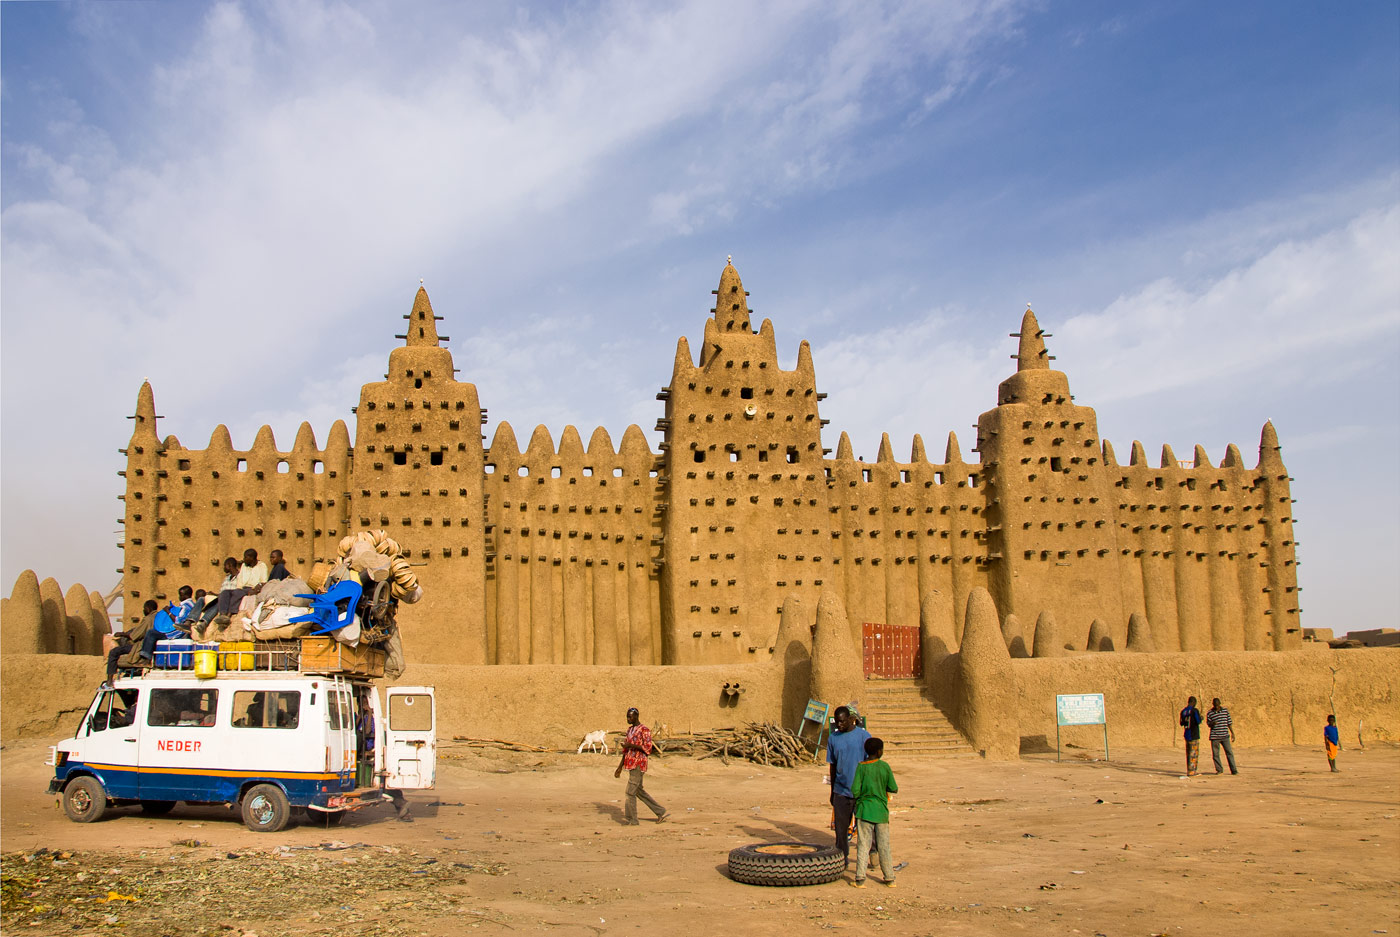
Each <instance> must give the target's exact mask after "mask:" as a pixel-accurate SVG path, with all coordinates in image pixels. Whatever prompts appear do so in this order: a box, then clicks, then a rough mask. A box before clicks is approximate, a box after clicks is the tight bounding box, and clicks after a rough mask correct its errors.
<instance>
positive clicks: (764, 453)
mask: <svg viewBox="0 0 1400 937" xmlns="http://www.w3.org/2000/svg"><path fill="white" fill-rule="evenodd" d="M758 461H760V462H767V461H768V450H767V449H760V450H758Z"/></svg>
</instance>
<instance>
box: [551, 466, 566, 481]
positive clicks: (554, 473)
mask: <svg viewBox="0 0 1400 937" xmlns="http://www.w3.org/2000/svg"><path fill="white" fill-rule="evenodd" d="M563 474H564V471H563V469H561V468H560V467H559V466H557V465H553V466H550V469H549V477H550V478H558V477H559V476H561V475H563Z"/></svg>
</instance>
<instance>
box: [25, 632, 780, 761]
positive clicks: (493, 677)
mask: <svg viewBox="0 0 1400 937" xmlns="http://www.w3.org/2000/svg"><path fill="white" fill-rule="evenodd" d="M104 666H105V662H104V661H103V660H102V659H101V658H98V657H72V656H68V655H59V654H9V655H5V656H4V657H2V658H0V686H2V687H3V691H4V692H3V694H0V738H3V739H6V740H8V739H14V738H21V737H27V738H44V737H52V738H53V739H55V740H56V739H58V738H60V737H62V736H66V735H70V734H71V733H72V732H73V731H74V730H75V729H76V728H77V725H78V718H79V716H80V714H81V713H82V711H83V710H84V709H86V708H87V705H88V703H89V702H91V701H92V696H93V693H94V692H96V689H97V686H98V684H100V683H101V682H102V675H103V669H104ZM781 677H782V674H781V671H780V669H779V668H778V667H775V666H772V665H771V664H770V663H769V657H768V655H766V654H765V655H764V659H763V662H762V663H757V664H747V665H743V666H730V665H718V666H703V667H621V666H619V667H592V666H583V667H571V666H554V665H525V664H518V665H514V666H509V665H505V666H490V665H483V666H475V667H460V666H451V665H440V664H418V665H412V666H410V667H409V669H408V671H407V672H405V673H404V674H403V676H402V677H400V678H399V679H397V680H395V681H393V682H394V684H396V685H400V686H421V685H427V686H432V687H435V688H436V690H437V699H438V709H439V716H438V738H439V739H450V738H451V737H452V736H454V735H465V736H471V737H474V738H499V739H510V740H512V741H518V742H528V743H530V744H532V745H543V746H550V747H560V748H562V747H566V746H577V745H578V743H579V741H580V740H582V738H583V736H584V734H585V733H588V732H591V731H593V730H594V729H607V730H609V732H608V735H609V745H611V744H612V741H613V733H614V730H617V729H621V728H623V727H625V726H626V724H627V719H626V712H627V707H629V706H636V707H637V708H638V709H640V710H641V712H642V721H643V722H644V723H646V724H647V725H648V726H650V727H651V729H652V731H653V732H658V731H660V730H661V727H662V726H666V727H667V728H668V730H669V731H670V732H674V733H682V732H687V731H690V730H692V729H693V730H694V731H696V732H700V731H704V730H707V729H715V728H721V727H726V726H738V725H743V724H744V723H745V722H750V721H753V722H758V721H771V720H775V719H777V718H778V712H779V710H780V708H781V705H782V686H781ZM735 682H737V683H739V684H740V685H741V686H742V687H744V692H743V693H742V694H740V695H739V696H738V697H726V696H725V695H724V693H723V687H724V684H725V683H735Z"/></svg>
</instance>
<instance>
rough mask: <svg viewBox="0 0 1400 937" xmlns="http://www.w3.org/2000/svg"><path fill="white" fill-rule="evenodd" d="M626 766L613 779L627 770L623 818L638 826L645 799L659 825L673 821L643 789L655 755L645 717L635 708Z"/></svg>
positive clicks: (625, 746)
mask: <svg viewBox="0 0 1400 937" xmlns="http://www.w3.org/2000/svg"><path fill="white" fill-rule="evenodd" d="M621 747H622V763H621V764H619V765H618V766H617V770H616V771H614V772H613V777H615V778H620V777H622V769H623V768H626V769H627V804H626V807H625V809H624V810H623V815H624V817H625V818H626V820H627V823H628V824H629V825H631V826H636V825H637V824H638V823H639V822H640V821H638V819H637V798H638V797H640V798H641V799H642V803H644V804H646V805H647V806H648V807H650V808H651V809H652V812H653V813H655V814H656V822H657V823H665V822H666V821H667V820H668V819H670V817H671V814H670V812H669V811H668V810H667V809H666V808H665V807H663V806H661V805H660V804H658V803H657V802H656V801H655V800H652V797H651V795H650V794H648V793H647V792H646V791H645V790H643V789H642V776H643V775H645V774H646V770H647V755H648V754H650V752H651V748H652V745H651V730H650V729H648V728H647V727H646V726H644V725H642V718H641V713H639V712H637V707H635V706H633V707H632V708H631V709H629V710H627V736H626V737H625V738H624V739H623V740H622V746H621Z"/></svg>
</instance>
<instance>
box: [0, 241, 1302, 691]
mask: <svg viewBox="0 0 1400 937" xmlns="http://www.w3.org/2000/svg"><path fill="white" fill-rule="evenodd" d="M714 296H715V301H714V306H713V308H711V309H710V315H709V316H708V317H706V318H705V320H704V326H703V331H702V333H701V337H700V339H699V341H698V345H699V347H698V348H692V345H691V342H690V341H689V340H688V339H687V338H685V337H684V336H682V337H680V338H679V339H678V341H677V343H676V350H675V355H674V358H673V361H672V371H671V376H670V380H669V383H667V384H666V385H665V386H664V387H662V388H661V391H660V393H658V394H657V399H658V400H659V401H660V402H661V403H662V408H661V409H662V415H661V417H660V418H659V419H658V421H657V424H656V431H657V432H658V433H660V434H661V437H662V439H661V442H660V443H659V446H658V447H657V450H656V451H654V450H653V449H652V447H651V446H650V445H649V444H648V441H647V438H646V436H645V435H644V434H643V432H642V430H641V429H640V428H639V427H637V426H629V427H628V428H627V429H626V431H625V432H624V433H623V434H622V437H621V439H620V440H617V441H615V440H614V439H613V438H612V437H611V436H610V435H609V434H608V432H607V431H606V430H605V429H602V428H598V429H595V430H593V432H592V433H591V434H590V435H589V438H588V439H587V441H586V444H585V440H584V439H583V436H582V434H581V433H580V432H579V430H578V429H576V428H575V427H573V426H568V427H565V428H564V429H563V430H562V432H561V433H560V434H559V435H558V437H557V438H556V437H555V436H554V435H552V433H551V431H550V430H549V429H548V428H546V427H544V426H538V427H535V428H534V429H533V430H532V431H531V433H530V434H529V437H528V439H526V440H525V441H524V445H523V447H522V445H521V440H520V439H519V438H517V435H516V432H515V430H514V429H513V428H512V427H511V426H510V424H508V423H505V422H501V423H499V424H498V425H497V427H496V430H495V433H494V436H493V438H492V439H491V440H490V442H489V444H487V441H486V439H485V437H484V436H483V435H482V426H483V425H485V423H486V422H487V414H486V410H485V409H484V408H482V406H481V405H480V401H479V398H478V393H477V388H476V386H475V385H473V384H471V383H467V382H463V381H458V380H457V377H456V369H455V367H454V366H453V359H452V354H451V352H450V351H449V350H448V349H447V348H446V347H445V345H444V344H443V343H444V342H445V341H446V338H445V336H442V335H441V334H440V333H439V332H438V323H439V322H440V321H441V318H442V317H440V316H438V315H436V314H435V313H434V312H433V309H432V305H431V303H430V302H429V299H428V295H427V292H426V290H423V289H419V290H418V291H417V293H416V294H415V296H414V300H413V305H412V308H411V309H410V311H409V312H408V313H407V314H406V315H404V319H405V320H407V325H406V326H405V329H404V332H403V333H402V334H401V335H399V336H398V337H399V338H400V339H402V340H403V344H402V345H400V346H399V347H396V348H394V349H392V351H391V352H390V353H389V356H388V370H387V371H386V372H385V374H384V380H383V381H376V382H373V383H369V384H366V385H364V387H363V388H362V389H361V393H360V397H359V401H358V405H357V406H356V407H355V408H354V415H355V426H354V438H353V440H352V438H351V433H350V430H349V428H348V427H347V426H346V424H345V423H344V422H341V421H337V422H336V423H335V424H334V425H333V426H332V427H331V429H330V432H329V433H328V434H327V437H326V442H325V445H324V446H323V447H318V445H317V442H316V438H315V433H314V432H313V431H312V428H311V427H310V426H309V425H307V424H302V426H301V427H300V428H299V429H298V431H297V434H296V438H295V441H294V442H293V443H292V446H291V448H290V449H286V450H284V449H280V448H279V447H278V443H277V440H276V439H275V438H274V436H273V433H272V430H271V429H269V428H268V427H263V428H262V429H260V430H259V431H258V433H257V434H256V437H255V439H254V440H253V443H252V445H251V447H250V448H248V449H235V448H234V445H233V440H232V438H231V436H230V433H229V431H228V429H227V428H226V427H224V426H219V427H217V428H216V429H215V430H214V432H213V434H212V435H211V437H210V441H209V445H208V446H207V448H205V449H199V450H197V449H188V448H186V447H184V446H183V445H182V444H181V443H180V442H179V440H178V439H177V438H176V437H174V436H168V437H166V438H165V439H164V440H162V439H161V438H160V437H159V436H158V435H157V432H156V424H157V421H158V419H159V417H157V416H156V413H155V404H154V395H153V393H152V391H151V388H150V385H149V384H146V385H143V386H142V388H141V391H140V393H139V394H138V399H137V408H136V413H135V414H134V416H133V419H134V420H135V425H134V427H133V431H132V436H131V441H130V443H129V444H128V447H127V449H126V450H124V451H125V453H126V456H127V467H126V470H125V472H124V475H125V477H126V491H125V492H124V493H123V495H122V498H123V500H124V502H125V516H124V517H123V518H122V521H123V524H124V527H125V539H124V543H123V548H124V563H123V567H122V570H121V572H122V575H123V585H124V591H125V599H126V602H125V607H126V609H127V613H126V614H127V618H128V619H131V618H132V616H133V613H134V611H135V610H136V609H139V608H140V605H141V601H142V600H144V599H145V598H148V597H154V598H157V599H162V598H166V597H168V596H172V595H174V593H175V589H176V588H177V587H178V586H179V585H182V584H186V583H188V584H190V585H191V586H195V587H199V586H203V587H204V588H214V587H215V586H216V585H217V583H218V581H219V565H220V563H221V561H222V560H223V558H224V557H225V556H227V555H238V554H240V553H241V552H242V550H243V549H245V548H247V547H252V548H254V549H256V550H258V551H259V553H260V554H261V555H262V556H263V557H266V555H267V553H268V551H270V550H271V549H272V548H274V547H276V548H279V549H282V550H283V551H284V553H285V554H286V556H287V558H288V560H289V561H290V563H291V566H292V570H293V572H295V573H304V572H305V571H306V570H307V569H309V565H310V564H311V563H312V562H314V561H315V560H316V559H319V558H323V557H327V556H331V555H333V554H334V553H335V545H336V543H337V542H338V541H339V539H340V538H341V537H342V536H344V535H345V534H346V533H348V532H350V531H352V530H356V529H365V528H370V529H380V528H382V529H385V530H389V531H392V533H393V535H394V537H395V539H396V540H397V541H398V542H399V543H400V544H401V545H402V546H403V547H404V548H405V550H406V552H407V555H408V557H409V558H410V560H411V562H412V564H413V566H414V572H415V574H416V575H417V576H418V578H419V580H420V582H421V583H422V584H423V586H424V599H423V601H422V602H421V603H419V604H418V605H415V606H414V609H413V612H412V614H411V616H407V617H406V618H405V623H406V625H407V626H409V627H411V628H412V629H413V633H412V635H411V640H406V642H405V643H406V647H407V648H408V649H409V655H410V657H411V658H413V657H417V658H419V659H428V658H429V657H431V659H432V660H435V661H438V662H455V663H469V664H477V663H482V664H484V663H491V664H497V663H499V664H527V663H529V664H578V665H616V664H626V665H650V664H718V663H737V662H746V661H752V660H757V659H759V657H760V655H763V656H766V655H767V654H768V652H769V649H771V648H774V647H775V646H776V645H775V641H776V640H777V638H778V635H779V628H780V625H782V623H783V622H784V618H783V608H784V607H785V606H786V607H787V608H788V609H789V614H788V618H787V623H786V625H785V627H787V629H788V631H791V630H792V628H793V627H796V625H795V624H794V621H795V619H794V613H793V611H792V610H793V609H798V608H807V609H817V608H819V606H820V604H821V603H822V602H823V601H825V602H826V603H827V606H828V607H829V608H831V607H835V605H837V604H839V605H840V606H841V607H842V609H843V614H842V615H840V616H835V615H833V616H828V619H827V624H828V625H829V624H830V623H831V622H833V621H836V620H838V619H839V620H840V621H842V622H844V623H845V624H844V627H846V628H847V629H848V630H849V631H850V638H851V641H852V642H853V646H855V647H860V646H861V642H862V641H863V632H864V626H865V625H874V626H903V627H904V628H906V629H909V630H906V631H900V632H898V634H899V635H900V638H901V640H904V639H905V638H907V637H908V635H909V634H910V633H911V632H914V633H917V635H918V640H919V641H920V642H921V645H920V655H919V659H920V660H921V661H922V662H923V663H924V667H925V669H926V671H932V670H933V669H934V668H935V667H936V666H937V665H938V662H939V661H940V660H942V659H944V658H946V657H947V655H949V654H951V653H956V652H957V651H958V650H959V647H960V645H961V644H962V643H963V641H964V638H965V634H964V628H965V627H966V622H967V621H968V620H969V615H970V614H971V612H970V610H969V603H970V600H971V597H972V596H974V595H976V594H978V590H985V591H986V595H987V597H989V598H990V599H991V601H992V603H993V605H994V607H995V609H996V610H997V613H998V614H999V615H1000V616H1002V617H1000V618H999V619H998V620H997V622H995V623H994V624H995V627H997V628H998V629H1000V630H1001V631H1002V639H1003V640H1004V641H1005V642H1006V643H1008V644H1012V645H1014V646H1015V650H1014V654H1015V656H1016V657H1017V658H1020V657H1021V656H1023V655H1030V656H1033V657H1051V656H1058V655H1062V654H1078V653H1107V652H1114V653H1116V652H1124V651H1133V652H1135V653H1152V652H1158V653H1160V652H1175V651H1204V650H1266V649H1287V648H1293V647H1297V646H1298V645H1299V643H1300V639H1301V628H1300V626H1299V608H1298V587H1297V572H1296V556H1295V552H1294V546H1295V543H1294V541H1295V538H1294V536H1293V530H1292V528H1293V517H1292V509H1291V505H1292V499H1291V496H1290V492H1289V482H1290V479H1289V478H1288V474H1287V470H1286V469H1285V468H1284V465H1283V461H1282V458H1281V455H1280V449H1279V445H1278V439H1277V436H1276V434H1275V433H1274V429H1273V426H1272V424H1266V426H1265V428H1264V433H1263V435H1262V437H1261V440H1260V454H1259V459H1258V462H1257V464H1256V465H1255V466H1254V467H1253V468H1250V467H1247V466H1246V465H1245V464H1244V462H1243V460H1242V458H1241V456H1240V453H1239V450H1238V449H1237V448H1236V447H1235V446H1230V447H1229V448H1228V449H1227V450H1226V453H1225V456H1224V458H1223V459H1222V460H1221V462H1220V464H1219V465H1218V466H1214V465H1211V464H1210V460H1209V459H1208V458H1207V456H1206V453H1205V451H1204V449H1203V448H1202V447H1200V446H1196V447H1195V450H1194V452H1193V454H1192V457H1191V458H1190V459H1188V460H1178V459H1177V457H1176V454H1175V453H1174V452H1173V451H1172V450H1171V447H1169V446H1168V447H1164V448H1163V451H1162V455H1161V458H1160V459H1158V460H1156V461H1155V462H1153V463H1152V464H1149V460H1148V458H1147V456H1146V453H1145V450H1144V448H1143V446H1142V445H1141V444H1140V443H1137V442H1134V443H1133V444H1132V446H1131V447H1130V449H1129V453H1128V459H1127V463H1126V464H1122V463H1120V461H1119V458H1118V455H1117V454H1116V453H1115V451H1114V448H1113V446H1112V445H1111V444H1110V443H1109V441H1108V440H1105V439H1103V438H1102V437H1100V435H1099V433H1098V425H1097V416H1096V414H1095V412H1094V410H1093V409H1092V408H1091V407H1088V406H1085V405H1083V404H1081V403H1079V402H1078V401H1076V400H1075V399H1074V397H1073V395H1072V394H1071V392H1070V381H1069V378H1068V376H1067V375H1066V374H1065V373H1064V372H1063V371H1061V370H1058V369H1057V368H1056V367H1055V358H1054V356H1053V355H1051V354H1050V353H1049V348H1048V346H1047V343H1046V340H1047V339H1049V338H1052V337H1053V336H1051V335H1050V333H1048V332H1046V331H1045V330H1044V329H1043V328H1041V326H1040V323H1039V321H1038V320H1037V317H1036V315H1035V313H1034V312H1033V311H1031V310H1029V309H1027V310H1026V312H1025V313H1024V315H1023V317H1022V320H1021V327H1020V331H1018V332H1015V333H1012V335H1013V337H1014V338H1016V339H1017V347H1016V352H1015V354H1013V355H1011V357H1012V358H1013V359H1014V360H1015V370H1014V371H1013V372H1012V373H1011V374H1010V375H1009V376H1008V377H1007V378H1006V379H1005V380H1004V381H1002V382H1001V383H1000V384H999V386H998V388H997V393H996V403H995V406H994V407H993V408H992V409H990V410H988V411H987V412H985V413H983V414H982V415H981V416H980V417H979V418H978V421H977V424H976V428H977V437H976V442H975V444H973V445H972V446H971V447H970V448H969V449H967V450H966V451H964V448H963V445H962V443H960V441H959V440H958V437H957V436H956V435H955V434H952V433H949V434H948V436H947V442H946V446H945V449H944V453H943V458H942V460H941V461H933V460H931V459H930V457H929V454H928V452H927V450H926V446H925V443H924V438H923V437H922V436H919V435H916V436H914V438H913V440H912V444H911V446H910V450H909V457H908V459H907V460H904V459H901V458H899V457H897V456H896V454H895V447H894V444H893V442H892V441H891V440H890V438H889V436H888V435H885V436H883V437H882V438H881V442H880V446H879V450H878V452H877V454H876V458H875V460H874V461H872V462H865V461H862V460H859V459H856V458H855V457H854V454H853V452H852V447H851V443H850V438H849V437H848V436H847V434H845V433H841V434H840V436H839V438H838V441H837V443H836V444H835V453H834V455H833V454H832V451H831V449H829V448H827V447H825V446H824V445H823V427H824V425H825V424H826V422H827V421H826V420H824V419H823V418H822V417H821V413H820V403H821V401H822V399H823V398H824V397H825V394H823V393H821V392H820V391H819V390H818V383H817V375H816V368H815V364H814V362H813V358H812V351H811V347H810V345H808V344H807V343H806V342H800V343H799V344H798V345H797V355H796V365H795V367H793V368H791V369H784V368H782V367H780V366H779V362H778V353H777V351H778V350H777V337H776V334H775V329H774V327H773V324H772V322H771V321H769V320H767V319H761V320H760V324H759V326H758V328H757V329H756V330H755V328H754V326H753V321H754V310H752V309H751V308H750V306H749V294H748V292H747V291H746V290H745V289H744V286H743V283H742V281H741V280H740V278H739V274H738V272H737V270H736V269H735V268H734V266H733V264H732V263H731V264H727V265H726V266H725V267H724V269H723V271H722V272H721V274H720V280H719V286H718V288H717V289H716V290H715V291H714ZM969 460H971V461H969ZM40 586H41V584H39V583H37V582H36V583H35V588H36V590H39V589H40ZM54 589H56V584H55V585H54V586H53V587H52V588H50V589H49V592H53V591H54ZM824 595H825V596H826V598H825V599H823V596H824ZM60 600H62V596H59V597H58V599H54V597H53V596H50V602H51V603H53V602H56V601H60ZM39 601H40V606H41V607H42V605H43V600H42V599H40V600H39ZM833 603H834V604H833ZM971 611H976V612H977V614H981V611H985V609H982V610H981V611H978V610H976V609H973V610H971ZM972 617H974V618H976V617H977V616H976V615H973V616H972ZM983 617H985V616H983ZM16 620H20V619H19V618H16ZM875 630H877V631H878V630H880V628H878V627H877V628H876V629H875ZM50 631H51V632H52V633H51V634H50V633H49V632H43V634H41V633H40V631H35V635H34V636H31V637H30V638H22V639H19V640H32V641H38V642H39V643H40V644H43V645H44V646H48V645H51V644H57V643H60V635H59V632H58V630H57V629H56V628H53V627H50ZM43 635H48V636H47V637H45V636H43ZM983 637H984V638H985V635H984V636H983ZM784 640H785V641H786V642H787V643H788V644H791V645H793V646H794V647H795V646H796V645H797V644H798V643H801V642H799V641H798V637H796V636H794V635H793V634H788V635H787V637H786V638H784ZM979 640H982V639H981V638H979ZM828 643H830V642H828ZM794 653H795V652H794ZM794 686H795V685H794ZM793 692H794V693H796V692H797V691H796V689H794V690H793Z"/></svg>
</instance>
